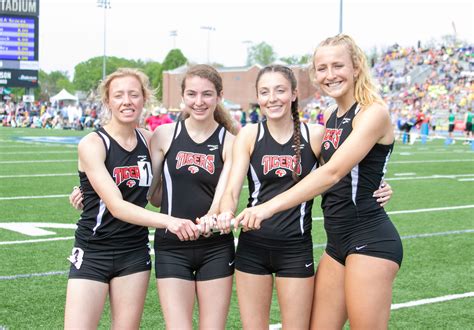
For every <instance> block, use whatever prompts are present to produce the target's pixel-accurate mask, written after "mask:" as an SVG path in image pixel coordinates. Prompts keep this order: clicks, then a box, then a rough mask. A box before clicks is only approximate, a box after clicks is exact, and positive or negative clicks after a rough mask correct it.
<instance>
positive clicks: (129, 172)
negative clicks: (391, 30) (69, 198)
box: [76, 128, 152, 249]
mask: <svg viewBox="0 0 474 330" xmlns="http://www.w3.org/2000/svg"><path fill="white" fill-rule="evenodd" d="M135 132H136V138H137V145H136V146H135V148H134V149H133V150H132V151H127V150H125V149H124V148H122V147H121V146H120V145H119V144H118V142H117V141H115V140H114V139H113V138H112V137H111V136H110V135H109V134H108V133H107V132H106V131H105V129H104V128H100V129H99V130H97V131H96V133H97V134H98V135H99V136H100V138H101V139H102V141H103V142H104V145H105V148H106V158H105V167H106V168H107V170H108V172H109V173H110V176H111V177H112V178H113V179H114V181H115V184H116V185H117V187H118V188H119V189H120V192H121V193H122V197H123V199H124V200H125V201H128V202H130V203H133V204H135V205H137V206H140V207H145V206H146V204H147V199H146V194H147V191H148V188H149V187H150V184H151V181H152V174H151V159H150V154H149V152H148V145H147V141H146V139H145V137H144V136H143V135H142V133H141V132H140V131H139V130H138V129H136V130H135ZM79 178H80V182H81V188H82V193H83V195H84V200H83V205H84V208H83V211H82V214H81V219H80V220H79V222H78V223H77V230H76V244H77V246H85V247H90V248H96V249H105V248H114V249H124V248H126V249H130V248H133V247H141V246H144V245H146V244H148V228H147V227H143V226H137V225H134V224H131V223H128V222H125V221H121V220H120V219H117V218H114V216H113V215H112V214H111V213H110V212H109V210H108V209H107V206H106V205H105V204H104V202H103V201H102V199H101V198H100V197H99V195H97V193H96V192H95V191H94V189H93V187H92V185H91V183H90V182H89V179H88V178H87V174H86V173H84V172H79Z"/></svg>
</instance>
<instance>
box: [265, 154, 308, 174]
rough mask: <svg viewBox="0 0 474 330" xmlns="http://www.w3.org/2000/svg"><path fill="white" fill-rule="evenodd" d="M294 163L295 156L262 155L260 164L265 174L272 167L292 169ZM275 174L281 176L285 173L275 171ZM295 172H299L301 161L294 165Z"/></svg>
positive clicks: (272, 168)
mask: <svg viewBox="0 0 474 330" xmlns="http://www.w3.org/2000/svg"><path fill="white" fill-rule="evenodd" d="M295 163H296V156H289V155H286V156H278V155H265V156H263V157H262V165H263V174H264V175H267V173H268V172H270V171H272V170H274V169H281V168H283V169H287V170H290V171H293V168H294V165H295ZM275 173H276V175H278V176H279V177H282V176H283V175H285V174H286V172H285V173H283V172H282V171H279V172H278V173H277V171H275ZM296 174H297V175H300V174H301V161H300V162H299V163H298V165H297V166H296Z"/></svg>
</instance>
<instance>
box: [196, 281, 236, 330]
mask: <svg viewBox="0 0 474 330" xmlns="http://www.w3.org/2000/svg"><path fill="white" fill-rule="evenodd" d="M232 278H233V277H232V276H228V277H224V278H219V279H215V280H209V281H197V282H196V287H197V297H198V305H199V329H203V330H204V329H225V324H226V321H227V315H228V314H229V305H230V297H231V295H232Z"/></svg>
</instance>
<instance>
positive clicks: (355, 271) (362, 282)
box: [346, 254, 399, 329]
mask: <svg viewBox="0 0 474 330" xmlns="http://www.w3.org/2000/svg"><path fill="white" fill-rule="evenodd" d="M398 268H399V267H398V264H397V263H395V262H393V261H390V260H387V259H382V258H376V257H370V256H365V255H360V254H351V255H349V256H348V257H347V259H346V302H347V310H348V313H349V322H350V326H351V329H387V328H388V320H389V318H390V305H391V303H392V284H393V281H394V279H395V276H396V274H397V272H398Z"/></svg>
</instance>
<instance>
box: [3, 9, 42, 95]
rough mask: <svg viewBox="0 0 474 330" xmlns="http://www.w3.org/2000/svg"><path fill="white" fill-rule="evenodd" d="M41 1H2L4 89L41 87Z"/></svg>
mask: <svg viewBox="0 0 474 330" xmlns="http://www.w3.org/2000/svg"><path fill="white" fill-rule="evenodd" d="M38 19H39V0H0V88H1V87H25V88H31V87H37V86H38V71H39V58H38V30H39V25H38Z"/></svg>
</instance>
